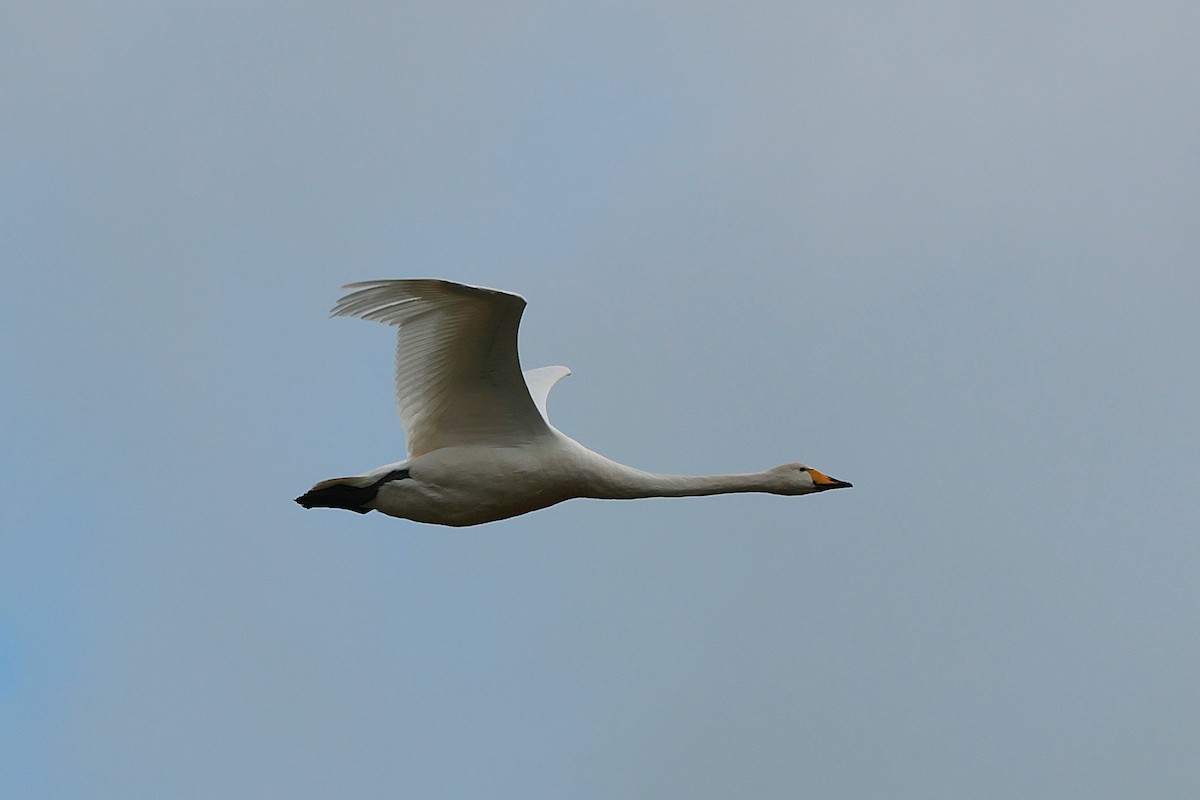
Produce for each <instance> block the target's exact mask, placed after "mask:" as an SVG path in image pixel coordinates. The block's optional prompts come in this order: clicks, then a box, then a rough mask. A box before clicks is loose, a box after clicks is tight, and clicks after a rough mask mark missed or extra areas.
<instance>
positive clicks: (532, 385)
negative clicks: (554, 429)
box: [525, 367, 571, 425]
mask: <svg viewBox="0 0 1200 800" xmlns="http://www.w3.org/2000/svg"><path fill="white" fill-rule="evenodd" d="M570 374H571V370H569V369H567V368H566V367H538V368H537V369H527V370H525V385H526V386H528V387H529V394H530V396H531V397H533V404H534V405H535V406H537V410H538V411H540V412H542V419H544V420H546V424H547V425H549V424H550V414H549V413H548V412H547V411H546V400H547V398H549V397H550V390H551V389H553V388H554V384H556V383H558V382H559V381H560V380H562V379H563V378H565V377H567V376H568V375H570Z"/></svg>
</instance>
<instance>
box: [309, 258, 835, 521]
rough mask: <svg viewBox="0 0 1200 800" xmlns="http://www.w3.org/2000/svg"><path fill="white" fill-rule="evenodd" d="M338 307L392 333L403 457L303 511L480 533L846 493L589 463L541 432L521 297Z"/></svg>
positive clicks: (545, 377) (398, 299) (753, 477)
mask: <svg viewBox="0 0 1200 800" xmlns="http://www.w3.org/2000/svg"><path fill="white" fill-rule="evenodd" d="M346 288H347V289H354V290H355V291H353V292H351V293H350V294H348V295H346V296H345V297H343V298H342V299H341V300H339V301H338V304H337V305H336V306H334V309H333V314H334V315H335V316H356V317H362V318H363V319H369V320H374V321H378V322H383V323H385V324H388V325H393V326H396V327H398V328H399V333H398V335H397V353H396V402H397V405H398V406H399V411H400V420H401V423H402V424H403V426H404V428H405V432H406V434H407V437H408V449H409V454H410V456H409V458H408V459H407V460H405V461H400V462H397V463H395V464H388V465H387V466H383V467H379V468H378V469H375V470H372V471H370V472H368V473H365V474H363V475H357V476H354V477H348V478H333V479H331V480H327V481H322V482H320V483H318V484H317V485H316V486H314V487H313V488H312V489H311V490H309V491H308V492H306V493H305V494H304V495H302V496H301V497H298V498H296V502H298V503H300V504H301V505H302V506H304V507H305V508H313V507H328V508H345V509H348V510H351V511H356V512H359V513H363V514H365V513H367V512H368V511H372V510H375V511H380V512H382V513H384V514H388V515H390V516H393V517H401V518H404V519H411V520H415V521H417V522H431V523H436V524H439V525H477V524H479V523H482V522H492V521H494V520H498V519H505V518H507V517H515V516H517V515H518V514H525V513H527V512H529V511H536V510H537V509H539V508H546V507H547V506H552V505H554V504H555V503H561V502H562V501H563V500H569V499H571V498H574V497H593V498H605V499H632V498H637V497H684V496H694V495H709V494H725V493H730V492H769V493H771V494H784V495H797V494H811V493H813V492H820V491H824V490H826V489H836V488H840V487H847V486H850V484H849V483H845V482H843V481H837V480H834V479H832V478H830V477H829V476H827V475H825V474H823V473H821V472H818V471H817V470H815V469H811V468H809V467H806V466H805V465H803V464H784V465H783V466H780V467H775V468H774V469H770V470H767V471H765V472H754V473H747V474H741V475H709V476H696V477H692V476H686V475H659V474H654V473H649V472H643V471H642V470H638V469H634V468H632V467H627V466H625V465H623V464H618V463H617V462H615V461H611V460H609V459H607V458H605V457H604V456H602V455H600V454H599V453H594V452H592V451H591V450H588V449H587V448H586V447H584V446H583V445H581V444H579V443H578V442H576V441H575V440H573V439H571V438H569V437H567V436H565V435H563V434H562V433H561V432H559V431H558V430H557V429H556V428H554V427H553V426H551V425H550V422H549V417H548V416H547V413H546V399H547V397H548V395H549V393H550V389H551V388H552V387H553V386H554V384H555V383H556V382H558V380H559V379H561V378H563V377H564V376H566V375H569V374H571V373H570V370H568V369H567V368H566V367H542V368H541V369H534V370H529V371H527V372H525V373H522V372H521V368H520V362H519V361H518V358H517V328H518V326H519V324H520V321H521V313H522V311H524V309H525V300H524V299H523V298H521V297H520V296H518V295H515V294H509V293H507V292H500V291H496V290H494V289H483V288H479V287H474V286H464V285H462V284H457V283H450V282H448V281H440V280H399V281H369V282H366V283H354V284H350V285H349V286H347V287H346Z"/></svg>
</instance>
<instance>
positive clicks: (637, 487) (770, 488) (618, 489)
mask: <svg viewBox="0 0 1200 800" xmlns="http://www.w3.org/2000/svg"><path fill="white" fill-rule="evenodd" d="M609 463H610V464H611V465H612V466H611V467H609V468H608V469H606V470H605V475H604V480H603V481H601V482H600V484H599V485H598V486H596V487H594V491H589V493H588V496H589V497H595V498H599V499H604V500H633V499H636V498H639V497H699V496H702V495H709V494H732V493H735V492H777V491H778V489H779V479H778V478H777V477H776V476H774V475H772V474H771V473H769V472H748V473H743V474H738V475H662V474H658V473H654V472H644V471H643V470H640V469H634V468H633V467H626V466H624V465H623V464H616V463H614V462H609Z"/></svg>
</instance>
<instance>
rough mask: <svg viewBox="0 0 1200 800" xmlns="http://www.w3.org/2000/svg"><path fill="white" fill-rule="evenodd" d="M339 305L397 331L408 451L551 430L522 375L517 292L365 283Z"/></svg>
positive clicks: (399, 395) (399, 394) (521, 306)
mask: <svg viewBox="0 0 1200 800" xmlns="http://www.w3.org/2000/svg"><path fill="white" fill-rule="evenodd" d="M343 288H346V289H353V290H354V291H352V292H350V293H349V294H347V295H346V296H345V297H343V298H342V299H341V300H339V301H338V302H337V305H335V306H334V307H333V315H334V316H346V317H361V318H362V319H367V320H372V321H374V322H382V323H384V324H385V325H391V326H394V327H396V328H399V332H398V333H397V335H396V405H397V406H398V407H399V410H400V423H401V424H402V425H403V426H404V432H405V435H406V438H407V442H408V452H409V455H410V456H414V457H415V456H419V455H422V454H423V453H428V452H431V451H433V450H438V449H440V448H443V447H454V446H464V445H465V446H470V445H477V444H515V443H520V442H524V441H530V440H532V439H534V438H536V437H538V436H541V435H545V434H547V433H548V432H549V427H548V426H547V424H546V421H545V419H544V417H543V416H542V415H541V414H540V413H538V409H537V407H536V406H535V405H534V401H533V399H532V398H531V397H530V394H529V389H528V388H527V387H526V385H525V380H524V379H523V378H522V376H521V365H520V361H519V360H518V358H517V327H518V326H519V325H520V324H521V312H522V311H524V310H525V298H523V297H521V296H520V295H515V294H509V293H508V292H500V291H497V290H495V289H484V288H481V287H477V286H464V285H462V284H459V283H451V282H449V281H441V280H434V279H422V280H398V281H365V282H362V283H352V284H349V285H348V286H345V287H343Z"/></svg>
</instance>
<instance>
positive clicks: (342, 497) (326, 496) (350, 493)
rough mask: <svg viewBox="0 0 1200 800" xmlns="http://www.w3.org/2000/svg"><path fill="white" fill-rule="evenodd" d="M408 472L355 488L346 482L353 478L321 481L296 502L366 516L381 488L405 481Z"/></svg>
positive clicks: (308, 506)
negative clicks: (391, 482) (389, 483)
mask: <svg viewBox="0 0 1200 800" xmlns="http://www.w3.org/2000/svg"><path fill="white" fill-rule="evenodd" d="M407 477H408V470H406V469H397V470H393V471H391V472H389V473H388V474H386V475H384V476H383V477H382V478H380V479H379V480H377V481H375V482H374V483H372V484H368V485H367V486H355V485H353V484H351V483H346V482H345V481H349V480H353V478H334V479H333V480H329V481H321V482H320V483H318V484H317V485H316V486H314V487H313V488H311V489H309V490H308V491H307V492H305V493H304V494H302V495H300V496H299V497H297V498H296V502H297V503H299V504H300V505H302V506H304V507H305V508H344V509H346V510H347V511H353V512H354V513H355V514H366V513H367V512H368V511H370V510H371V509H370V508H368V506H367V504H368V503H370V502H371V501H372V500H374V499H375V495H377V494H379V487H380V486H383V485H384V484H385V483H387V482H389V481H399V480H404V479H405V478H407Z"/></svg>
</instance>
